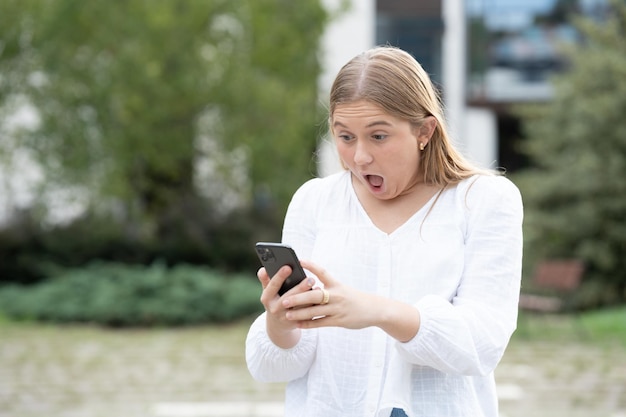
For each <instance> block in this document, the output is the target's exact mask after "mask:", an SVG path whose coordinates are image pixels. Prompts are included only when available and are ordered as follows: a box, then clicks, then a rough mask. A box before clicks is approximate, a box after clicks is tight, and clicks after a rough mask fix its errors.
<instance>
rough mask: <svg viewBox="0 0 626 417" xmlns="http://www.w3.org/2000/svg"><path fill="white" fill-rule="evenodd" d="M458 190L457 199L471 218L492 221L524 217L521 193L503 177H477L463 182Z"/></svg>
mask: <svg viewBox="0 0 626 417" xmlns="http://www.w3.org/2000/svg"><path fill="white" fill-rule="evenodd" d="M457 188H458V189H457V199H458V200H459V201H460V202H462V204H463V206H464V207H465V210H466V212H467V214H468V215H470V216H480V217H483V216H484V217H486V218H489V217H490V216H493V217H491V218H492V219H495V216H499V215H505V216H507V217H508V216H513V217H514V218H519V219H521V218H522V217H523V203H522V196H521V194H520V191H519V189H518V188H517V186H516V185H515V184H514V183H513V182H512V181H511V180H510V179H508V178H506V177H505V176H503V175H475V176H473V177H471V178H468V179H466V180H464V181H461V182H460V183H459V184H458V186H457Z"/></svg>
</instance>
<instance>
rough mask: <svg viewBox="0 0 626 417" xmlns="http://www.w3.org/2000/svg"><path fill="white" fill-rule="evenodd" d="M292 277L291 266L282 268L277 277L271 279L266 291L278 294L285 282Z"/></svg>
mask: <svg viewBox="0 0 626 417" xmlns="http://www.w3.org/2000/svg"><path fill="white" fill-rule="evenodd" d="M289 275H291V267H290V266H289V265H284V266H282V267H281V268H280V269H279V270H278V272H276V275H274V276H273V277H271V278H270V280H269V283H268V284H267V286H266V287H265V289H266V290H268V291H270V292H271V293H275V294H278V291H279V290H280V287H281V286H282V285H283V283H284V282H285V280H286V279H287V278H288V277H289Z"/></svg>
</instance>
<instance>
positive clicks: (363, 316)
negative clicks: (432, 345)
mask: <svg viewBox="0 0 626 417" xmlns="http://www.w3.org/2000/svg"><path fill="white" fill-rule="evenodd" d="M301 264H302V267H303V268H305V269H307V270H309V271H311V272H312V273H313V274H315V275H316V276H317V278H318V279H319V280H320V281H321V282H322V283H323V284H324V290H325V291H327V292H328V295H329V299H328V303H326V304H320V303H321V302H322V301H323V299H324V293H323V291H319V290H316V289H313V291H307V292H306V293H305V292H303V291H297V292H291V291H290V292H288V293H287V294H285V295H284V296H283V297H282V298H280V299H279V300H277V301H278V302H279V303H280V304H281V306H280V307H281V311H283V312H284V322H286V323H292V325H293V326H295V327H296V328H300V329H311V328H316V327H327V326H338V327H344V328H347V329H362V328H365V327H370V326H377V327H380V328H381V329H383V330H384V331H385V332H387V333H388V334H389V335H390V336H392V337H394V338H396V339H398V340H399V341H401V342H406V341H408V340H410V339H412V338H413V337H414V336H415V335H416V334H417V332H418V330H419V326H420V315H419V311H418V310H417V309H416V308H415V307H413V306H412V305H409V304H406V303H402V302H400V301H396V300H392V299H389V298H386V297H381V296H378V295H375V294H370V293H366V292H363V291H360V290H357V289H355V288H352V287H348V286H346V285H343V284H341V283H340V282H339V281H336V280H335V279H334V278H332V277H331V276H330V275H329V274H328V273H327V272H326V270H324V269H323V268H321V267H319V266H317V265H316V264H314V263H312V262H307V261H302V262H301ZM287 275H288V274H287ZM283 280H284V278H283ZM276 284H277V285H278V283H276ZM312 304H313V305H312ZM283 309H284V310H283ZM286 326H288V324H287V325H286Z"/></svg>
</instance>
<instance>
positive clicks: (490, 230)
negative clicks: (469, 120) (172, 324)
mask: <svg viewBox="0 0 626 417" xmlns="http://www.w3.org/2000/svg"><path fill="white" fill-rule="evenodd" d="M522 217H523V208H522V200H521V196H520V193H519V191H518V189H517V188H516V187H515V185H513V183H512V182H510V181H509V180H508V179H506V178H504V177H501V176H476V177H473V178H470V179H468V180H465V181H463V182H461V183H460V184H458V185H457V186H454V187H451V188H448V189H446V190H444V191H443V192H442V193H441V194H440V195H439V196H437V195H436V196H434V197H433V198H432V199H431V200H430V202H428V203H427V204H426V205H425V206H424V207H422V209H420V210H419V211H418V212H416V213H415V214H414V215H413V216H412V217H411V218H410V219H409V220H407V222H406V223H404V224H403V225H402V226H401V227H399V228H398V229H396V230H395V231H394V232H393V233H391V234H387V233H384V232H382V231H381V230H380V229H378V228H377V227H376V226H375V225H374V224H373V223H372V221H371V220H370V218H369V217H368V216H367V214H366V213H365V211H364V209H363V207H362V206H361V204H360V202H359V200H358V199H357V197H356V194H355V192H354V189H353V187H352V182H351V179H350V173H349V172H347V171H346V172H341V173H338V174H334V175H331V176H329V177H326V178H316V179H313V180H310V181H308V182H307V183H305V184H304V185H303V186H302V187H301V188H300V189H299V190H298V191H297V192H296V193H295V195H294V196H293V199H292V201H291V203H290V205H289V209H288V211H287V215H286V218H285V223H284V229H283V242H285V243H287V244H289V245H291V246H292V247H293V248H294V249H295V250H296V253H297V254H298V256H299V257H300V259H308V260H311V261H313V262H315V263H317V264H319V265H320V266H322V267H324V268H325V269H326V270H327V271H328V272H329V273H330V274H331V276H333V277H334V278H335V279H337V280H340V281H342V282H343V283H345V284H347V285H350V286H353V287H357V288H359V289H360V290H363V291H368V292H372V293H376V294H379V295H382V296H385V297H389V298H393V299H396V300H401V301H403V302H406V303H410V304H412V305H414V306H415V307H416V308H417V309H418V310H419V312H420V315H421V327H420V329H419V332H418V333H417V335H416V336H415V337H414V338H413V339H412V340H410V341H408V342H406V343H401V342H398V341H397V340H395V339H393V338H391V337H390V336H388V335H387V334H386V333H385V332H383V331H382V330H380V329H379V328H376V327H370V328H366V329H362V330H349V329H344V328H339V327H328V328H321V329H311V330H303V331H302V337H301V340H300V341H299V343H298V344H297V345H296V346H294V347H293V348H291V349H281V348H279V347H277V346H276V345H274V344H273V343H272V342H271V341H270V339H269V338H268V336H267V333H266V329H265V314H262V315H261V316H259V317H258V318H257V320H256V321H255V322H254V323H253V325H252V326H251V328H250V331H249V334H248V338H247V341H246V360H247V363H248V368H249V370H250V372H251V374H252V376H253V377H254V378H256V379H258V380H260V381H266V382H285V381H289V383H288V384H287V390H286V401H285V415H286V416H287V417H333V416H337V417H339V416H341V417H351V416H353V417H363V416H372V417H374V416H375V417H381V416H385V417H386V416H389V415H390V413H391V410H392V408H394V407H395V408H402V409H404V410H405V412H406V413H407V415H408V416H409V417H418V416H429V417H430V416H437V417H446V416H455V417H458V416H472V417H480V416H485V417H497V416H498V402H497V395H496V387H495V382H494V376H493V371H494V369H495V367H496V365H497V364H498V362H499V361H500V359H501V358H502V355H503V353H504V350H505V348H506V346H507V344H508V342H509V338H510V336H511V334H512V333H513V331H514V330H515V328H516V322H517V305H518V298H519V289H520V279H521V260H522Z"/></svg>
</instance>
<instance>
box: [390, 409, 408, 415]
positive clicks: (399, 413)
mask: <svg viewBox="0 0 626 417" xmlns="http://www.w3.org/2000/svg"><path fill="white" fill-rule="evenodd" d="M389 417H406V413H405V412H404V410H401V409H399V408H394V409H393V410H391V415H390V416H389Z"/></svg>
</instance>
